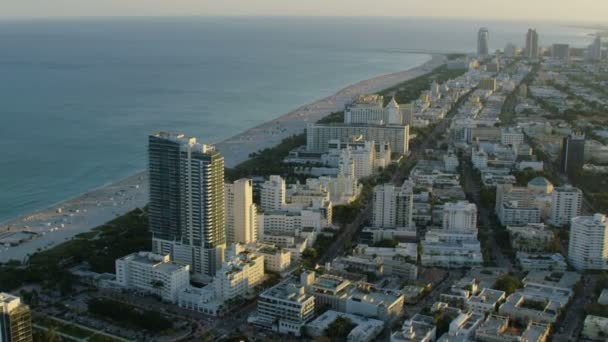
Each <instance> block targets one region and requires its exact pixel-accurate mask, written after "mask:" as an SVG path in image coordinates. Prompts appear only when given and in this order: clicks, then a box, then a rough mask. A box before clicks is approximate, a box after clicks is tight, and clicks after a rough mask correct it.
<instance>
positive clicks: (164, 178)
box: [148, 132, 226, 280]
mask: <svg viewBox="0 0 608 342" xmlns="http://www.w3.org/2000/svg"><path fill="white" fill-rule="evenodd" d="M148 153H149V180H150V204H149V217H150V230H151V231H152V251H153V252H154V253H156V254H160V255H167V254H170V255H171V258H172V259H173V260H174V261H175V262H177V263H180V264H184V265H190V271H191V272H192V274H193V277H194V278H200V279H201V280H202V279H209V278H211V277H213V276H214V275H215V272H216V271H217V269H218V268H219V267H220V265H221V264H222V261H223V254H224V249H225V247H226V241H225V240H226V235H225V231H224V225H225V211H224V158H223V157H222V156H221V155H220V153H219V152H218V151H216V150H215V148H213V147H212V146H209V145H203V144H199V143H197V141H196V138H186V137H185V136H184V135H183V134H171V133H164V132H160V133H156V134H153V135H151V136H150V137H149V145H148Z"/></svg>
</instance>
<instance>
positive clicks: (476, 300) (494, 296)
mask: <svg viewBox="0 0 608 342" xmlns="http://www.w3.org/2000/svg"><path fill="white" fill-rule="evenodd" d="M505 298H506V293H505V292H504V291H500V290H494V289H487V288H485V289H483V290H481V292H480V293H479V294H477V295H475V296H471V297H469V298H468V299H467V302H466V307H467V308H468V309H469V310H471V311H474V312H478V313H481V314H486V313H492V312H494V311H495V310H496V309H497V308H498V303H499V302H501V301H503V300H505Z"/></svg>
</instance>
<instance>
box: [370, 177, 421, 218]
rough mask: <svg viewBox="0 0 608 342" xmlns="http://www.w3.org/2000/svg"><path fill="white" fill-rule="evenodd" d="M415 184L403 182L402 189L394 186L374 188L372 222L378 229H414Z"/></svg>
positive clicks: (386, 185) (384, 185) (387, 185)
mask: <svg viewBox="0 0 608 342" xmlns="http://www.w3.org/2000/svg"><path fill="white" fill-rule="evenodd" d="M413 211H414V184H413V183H412V182H410V181H405V182H403V185H402V186H401V187H400V188H397V187H395V186H394V185H392V184H382V185H377V186H376V187H375V188H374V206H373V217H372V222H373V225H374V227H378V228H397V227H399V228H405V229H409V228H413V227H414V223H413V219H412V217H413Z"/></svg>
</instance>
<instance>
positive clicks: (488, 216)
mask: <svg viewBox="0 0 608 342" xmlns="http://www.w3.org/2000/svg"><path fill="white" fill-rule="evenodd" d="M460 164H461V165H462V176H463V182H464V184H465V191H467V193H469V194H470V195H471V198H472V199H473V202H475V204H476V205H477V214H478V215H477V217H478V223H479V226H481V227H484V229H489V230H490V232H489V234H488V243H489V244H490V246H489V249H490V251H491V252H492V257H493V259H494V261H495V262H496V265H497V266H498V267H504V268H506V269H508V270H509V272H512V271H513V263H512V262H511V260H510V259H509V258H507V257H506V256H505V255H504V254H503V252H502V250H501V249H500V247H499V246H498V243H497V242H496V237H495V236H494V233H493V230H494V228H495V227H496V222H495V221H494V220H493V218H492V213H491V212H490V210H488V209H486V208H485V207H484V206H483V205H482V203H481V185H480V184H479V182H478V181H476V180H475V179H474V178H473V172H474V171H473V170H472V168H471V165H470V164H469V163H468V162H467V161H463V160H461V163H460Z"/></svg>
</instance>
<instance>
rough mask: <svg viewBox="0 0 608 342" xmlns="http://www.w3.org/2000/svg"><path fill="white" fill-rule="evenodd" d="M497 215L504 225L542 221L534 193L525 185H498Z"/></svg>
mask: <svg viewBox="0 0 608 342" xmlns="http://www.w3.org/2000/svg"><path fill="white" fill-rule="evenodd" d="M496 215H497V216H498V220H499V221H500V223H501V224H502V225H503V226H517V225H527V224H530V223H540V218H541V210H540V208H539V207H538V205H537V204H536V203H535V195H534V193H533V192H532V191H531V190H530V189H528V188H523V187H513V186H511V185H502V186H497V187H496Z"/></svg>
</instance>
